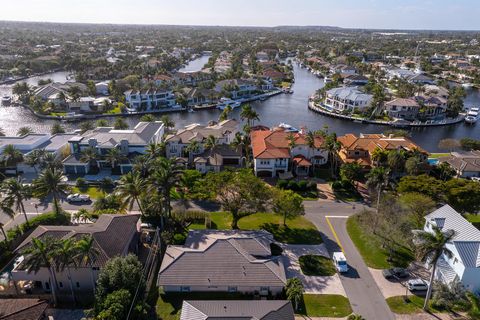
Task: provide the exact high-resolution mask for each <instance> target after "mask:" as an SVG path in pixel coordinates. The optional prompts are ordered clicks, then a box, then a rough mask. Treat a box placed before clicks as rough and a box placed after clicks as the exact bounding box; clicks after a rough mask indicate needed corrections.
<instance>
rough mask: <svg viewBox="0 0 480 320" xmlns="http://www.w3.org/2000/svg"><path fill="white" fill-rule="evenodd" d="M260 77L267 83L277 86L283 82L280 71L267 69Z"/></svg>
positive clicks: (282, 75)
mask: <svg viewBox="0 0 480 320" xmlns="http://www.w3.org/2000/svg"><path fill="white" fill-rule="evenodd" d="M262 77H263V78H264V79H266V80H268V81H269V82H271V83H273V84H275V85H278V84H280V83H281V82H282V81H283V79H285V74H284V73H283V72H281V71H278V70H275V69H272V68H269V69H266V70H264V71H263V73H262Z"/></svg>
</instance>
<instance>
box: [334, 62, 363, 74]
mask: <svg viewBox="0 0 480 320" xmlns="http://www.w3.org/2000/svg"><path fill="white" fill-rule="evenodd" d="M330 73H332V74H335V73H338V74H342V75H353V74H357V69H356V68H355V67H352V66H348V65H345V64H338V65H333V66H330Z"/></svg>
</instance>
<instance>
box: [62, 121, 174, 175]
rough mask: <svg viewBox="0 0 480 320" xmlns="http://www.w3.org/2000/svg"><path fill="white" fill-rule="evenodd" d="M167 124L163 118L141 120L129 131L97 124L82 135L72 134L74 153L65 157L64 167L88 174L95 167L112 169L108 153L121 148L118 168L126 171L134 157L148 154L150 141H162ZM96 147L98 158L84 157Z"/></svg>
mask: <svg viewBox="0 0 480 320" xmlns="http://www.w3.org/2000/svg"><path fill="white" fill-rule="evenodd" d="M164 131H165V129H164V126H163V123H162V122H161V121H156V122H139V123H138V124H137V125H136V126H135V128H133V129H127V130H116V129H114V128H113V127H97V128H95V129H93V130H89V131H87V132H85V133H84V134H82V135H79V136H75V137H72V138H71V139H70V140H69V141H68V143H69V145H70V153H71V154H70V156H68V157H67V158H66V159H65V160H63V170H64V172H65V173H66V174H74V175H85V174H88V173H89V172H91V171H92V169H95V170H101V169H103V168H111V164H110V163H108V161H107V160H106V155H107V154H108V153H109V151H110V150H111V149H114V148H116V149H119V150H120V152H121V154H122V155H123V158H124V159H123V160H122V161H120V162H119V163H118V164H117V165H116V168H111V169H112V170H113V169H116V170H117V174H125V173H127V172H129V171H130V170H131V169H132V160H133V159H134V158H135V157H136V156H138V155H140V154H145V152H146V148H147V146H148V145H149V144H150V143H160V142H161V139H162V137H163V134H164ZM88 148H93V150H95V152H96V153H97V155H98V158H97V159H96V160H95V161H94V163H93V161H91V162H88V161H84V160H82V152H83V151H84V150H86V149H88Z"/></svg>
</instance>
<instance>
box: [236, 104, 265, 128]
mask: <svg viewBox="0 0 480 320" xmlns="http://www.w3.org/2000/svg"><path fill="white" fill-rule="evenodd" d="M240 119H242V121H243V120H247V124H248V126H249V127H252V126H253V124H254V123H255V120H257V121H258V120H259V119H260V118H259V116H258V113H257V111H256V110H255V109H253V108H252V106H251V105H250V104H244V105H243V106H242V111H241V112H240Z"/></svg>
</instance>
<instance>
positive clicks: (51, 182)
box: [33, 169, 69, 214]
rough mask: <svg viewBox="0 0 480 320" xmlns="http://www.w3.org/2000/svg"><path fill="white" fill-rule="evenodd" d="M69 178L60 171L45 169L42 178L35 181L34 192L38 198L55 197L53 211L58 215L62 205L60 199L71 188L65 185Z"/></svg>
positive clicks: (41, 174)
mask: <svg viewBox="0 0 480 320" xmlns="http://www.w3.org/2000/svg"><path fill="white" fill-rule="evenodd" d="M66 180H67V178H66V177H65V176H64V174H63V172H62V171H60V170H55V169H54V170H52V169H45V170H44V171H42V173H40V176H39V177H38V178H37V179H35V180H33V190H34V194H35V196H36V197H39V198H45V197H47V196H50V195H51V196H52V197H53V210H54V212H55V213H56V214H59V213H60V209H61V208H60V204H59V203H58V198H59V197H60V196H61V195H63V194H65V193H66V192H67V191H68V189H69V187H68V185H67V184H66V183H65V181H66Z"/></svg>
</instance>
